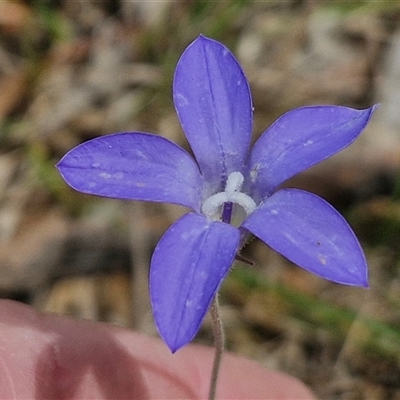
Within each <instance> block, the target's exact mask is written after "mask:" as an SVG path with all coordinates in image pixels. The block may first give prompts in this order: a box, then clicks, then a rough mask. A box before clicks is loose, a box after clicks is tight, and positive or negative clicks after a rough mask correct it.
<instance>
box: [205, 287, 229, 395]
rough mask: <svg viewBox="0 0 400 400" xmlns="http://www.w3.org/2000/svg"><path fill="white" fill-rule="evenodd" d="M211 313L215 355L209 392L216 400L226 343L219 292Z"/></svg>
mask: <svg viewBox="0 0 400 400" xmlns="http://www.w3.org/2000/svg"><path fill="white" fill-rule="evenodd" d="M210 313H211V323H212V329H213V334H214V345H215V355H214V363H213V368H212V372H211V381H210V391H209V394H208V399H209V400H215V396H216V394H217V383H218V374H219V368H220V366H221V360H222V353H223V351H224V344H225V337H224V329H223V326H222V321H221V317H220V315H219V305H218V293H217V294H216V295H215V297H214V300H213V302H212V304H211V309H210Z"/></svg>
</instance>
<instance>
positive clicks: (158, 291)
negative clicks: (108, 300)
mask: <svg viewBox="0 0 400 400" xmlns="http://www.w3.org/2000/svg"><path fill="white" fill-rule="evenodd" d="M239 236H240V233H239V230H238V229H237V228H235V227H233V226H232V225H228V224H225V223H223V222H217V221H214V222H210V221H208V220H207V219H206V218H205V217H204V216H203V215H201V214H196V213H189V214H186V215H184V216H183V217H182V218H180V219H179V220H178V221H177V222H176V223H175V224H174V225H172V226H171V227H170V228H169V230H168V231H167V232H166V233H165V234H164V236H163V237H162V238H161V240H160V242H159V243H158V245H157V247H156V249H155V251H154V254H153V257H152V260H151V269H150V296H151V303H152V307H153V313H154V319H155V321H156V325H157V328H158V330H159V332H160V335H161V336H162V338H163V339H164V341H165V342H166V343H167V345H168V346H169V348H170V349H171V351H172V352H175V351H176V350H178V349H179V348H181V347H182V346H184V345H185V344H187V343H188V342H189V341H190V340H192V339H193V337H194V336H195V334H196V333H197V331H198V329H199V327H200V324H201V322H202V320H203V318H204V315H205V313H206V312H207V309H208V307H209V306H210V303H211V301H212V299H213V298H214V295H215V293H216V291H217V289H218V287H219V285H220V284H221V282H222V280H223V279H224V277H225V275H226V274H227V272H228V271H229V269H230V267H231V265H232V262H233V260H234V258H235V254H236V251H237V247H238V243H239Z"/></svg>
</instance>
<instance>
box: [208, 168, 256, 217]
mask: <svg viewBox="0 0 400 400" xmlns="http://www.w3.org/2000/svg"><path fill="white" fill-rule="evenodd" d="M243 181H244V178H243V175H242V174H241V173H240V172H238V171H235V172H232V173H230V174H229V176H228V179H227V181H226V185H225V190H224V191H223V192H219V193H215V194H213V195H212V196H210V197H209V198H208V199H206V200H205V201H204V203H203V205H202V211H203V213H204V214H205V215H206V216H207V217H208V218H210V219H213V218H214V216H215V215H216V214H217V213H218V210H219V208H220V207H221V206H222V205H223V204H224V203H235V204H239V205H240V206H242V207H243V209H244V211H245V212H246V214H247V215H249V214H251V213H252V212H253V211H254V210H255V209H256V207H257V205H256V203H255V202H254V200H253V199H252V198H251V197H250V196H248V195H247V194H245V193H242V192H241V191H240V190H241V189H242V185H243Z"/></svg>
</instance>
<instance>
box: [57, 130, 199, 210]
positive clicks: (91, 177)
mask: <svg viewBox="0 0 400 400" xmlns="http://www.w3.org/2000/svg"><path fill="white" fill-rule="evenodd" d="M57 168H58V169H59V171H60V173H61V175H62V176H63V178H64V179H65V181H66V182H67V183H68V184H69V185H70V186H71V187H73V188H74V189H76V190H78V191H80V192H84V193H89V194H97V195H99V196H105V197H114V198H119V199H132V200H147V201H158V202H166V203H175V204H180V205H183V206H187V207H190V208H192V209H194V210H198V209H199V207H200V203H201V187H202V178H201V175H200V172H199V169H198V167H197V165H196V163H195V161H194V160H193V159H192V157H191V156H190V155H189V154H188V153H186V151H185V150H183V149H182V148H180V147H179V146H177V145H176V144H174V143H172V142H170V141H169V140H167V139H164V138H162V137H160V136H156V135H151V134H147V133H139V132H130V133H118V134H114V135H107V136H102V137H99V138H97V139H93V140H89V141H87V142H85V143H83V144H81V145H79V146H77V147H75V148H74V149H72V150H71V151H70V152H69V153H67V154H66V155H65V156H64V157H63V158H62V159H61V161H60V162H59V163H58V165H57Z"/></svg>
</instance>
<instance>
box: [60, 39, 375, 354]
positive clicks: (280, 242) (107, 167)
mask: <svg viewBox="0 0 400 400" xmlns="http://www.w3.org/2000/svg"><path fill="white" fill-rule="evenodd" d="M173 99H174V104H175V108H176V112H177V114H178V117H179V120H180V122H181V125H182V128H183V130H184V133H185V135H186V138H187V140H188V141H189V144H190V146H191V149H192V151H193V154H194V157H195V158H193V157H192V156H191V155H189V154H188V153H187V152H186V151H185V150H184V149H182V148H181V147H179V146H178V145H176V144H175V143H173V142H171V141H169V140H167V139H164V138H162V137H160V136H158V135H154V134H149V133H142V132H125V133H117V134H111V135H107V136H103V137H99V138H96V139H93V140H89V141H87V142H85V143H83V144H81V145H79V146H77V147H76V148H74V149H72V150H71V151H70V152H69V153H67V154H66V155H65V156H64V157H63V158H62V160H61V161H60V162H59V164H58V165H57V167H58V169H59V171H60V173H61V175H62V176H63V178H64V179H65V181H66V182H67V183H68V184H69V185H70V186H71V187H73V188H74V189H76V190H78V191H80V192H84V193H89V194H95V195H99V196H105V197H112V198H118V199H130V200H143V201H154V202H165V203H173V204H179V205H182V206H185V207H187V208H188V209H189V210H190V211H189V212H188V213H187V214H185V215H184V216H183V217H181V218H180V219H178V220H177V221H176V222H175V223H174V224H173V225H172V226H171V227H170V228H169V229H168V230H167V232H166V233H165V234H164V236H163V237H162V238H161V240H160V241H159V243H158V245H157V247H156V249H155V251H154V254H153V256H152V259H151V266H150V275H149V279H150V283H149V284H150V296H151V304H152V308H153V313H154V317H155V322H156V325H157V328H158V331H159V333H160V335H161V336H162V338H163V339H164V341H165V342H166V343H167V345H168V346H169V348H170V349H171V351H173V352H174V351H176V350H178V349H179V348H181V347H182V346H184V345H185V344H187V343H188V342H189V341H190V340H192V339H193V337H194V336H195V334H196V333H197V331H198V329H199V327H200V324H201V322H202V320H203V318H204V315H205V314H206V312H207V310H208V308H209V306H210V303H211V302H212V300H213V298H214V296H215V294H216V292H217V290H218V288H219V287H220V285H221V283H222V281H223V280H224V278H225V276H226V275H227V273H228V272H229V269H230V268H231V266H232V263H233V262H234V260H235V257H236V256H237V254H238V252H239V251H240V249H241V248H242V246H243V245H244V244H245V242H246V240H247V239H248V236H249V235H250V234H254V235H255V236H257V237H258V238H259V239H261V240H262V241H263V242H265V243H266V244H267V245H268V246H270V247H271V248H272V249H274V250H276V251H277V252H279V253H280V254H282V255H283V256H285V257H286V258H288V259H289V260H290V261H292V262H293V263H295V264H297V265H299V266H300V267H302V268H304V269H306V270H308V271H310V272H313V273H314V274H317V275H319V276H321V277H323V278H326V279H329V280H331V281H333V282H338V283H342V284H347V285H356V286H364V287H366V286H367V285H368V283H367V266H366V261H365V257H364V254H363V251H362V249H361V247H360V244H359V242H358V240H357V239H356V237H355V235H354V233H353V231H352V230H351V228H350V227H349V225H348V224H347V223H346V221H345V220H344V218H343V217H342V216H341V215H340V214H339V213H338V212H337V211H336V210H335V209H334V208H333V207H332V206H331V205H329V204H328V203H327V202H326V201H324V200H323V199H321V198H320V197H318V196H316V195H314V194H311V193H308V192H306V191H303V190H298V189H288V188H285V189H279V186H280V185H281V184H282V183H283V182H285V181H286V180H287V179H289V178H291V177H292V176H294V175H295V174H297V173H299V172H301V171H303V170H305V169H306V168H308V167H311V166H312V165H314V164H316V163H318V162H320V161H322V160H324V159H326V158H327V157H330V156H331V155H333V154H334V153H336V152H338V151H340V150H342V149H343V148H345V147H346V146H348V145H349V144H350V143H352V142H353V141H354V140H355V139H356V138H357V136H358V135H359V134H360V133H361V131H362V130H363V129H364V128H365V126H366V125H367V123H368V121H369V120H370V118H371V115H372V113H373V111H374V109H375V107H371V108H368V109H365V110H355V109H351V108H347V107H340V106H329V105H326V106H325V105H322V106H312V107H301V108H297V109H294V110H292V111H289V112H287V113H286V114H284V115H283V116H281V117H280V118H279V119H278V120H277V121H275V122H274V123H273V124H272V125H271V126H270V127H269V128H268V129H267V130H266V131H265V132H264V133H263V134H262V135H261V137H260V138H259V139H258V140H257V141H256V143H255V144H254V146H253V148H252V149H251V151H250V140H251V135H252V124H253V106H252V100H251V94H250V89H249V85H248V82H247V79H246V77H245V75H244V73H243V71H242V69H241V67H240V65H239V64H238V62H237V61H236V59H235V58H234V56H233V55H232V54H231V52H230V51H229V50H228V49H227V48H226V47H224V46H223V45H222V44H220V43H219V42H217V41H214V40H212V39H208V38H206V37H204V36H199V37H198V38H197V39H196V40H195V41H194V42H193V43H191V44H190V45H189V46H188V47H187V49H186V50H185V51H184V53H183V54H182V56H181V58H180V59H179V61H178V63H177V66H176V71H175V75H174V81H173Z"/></svg>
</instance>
